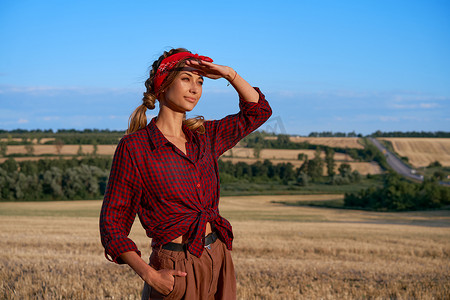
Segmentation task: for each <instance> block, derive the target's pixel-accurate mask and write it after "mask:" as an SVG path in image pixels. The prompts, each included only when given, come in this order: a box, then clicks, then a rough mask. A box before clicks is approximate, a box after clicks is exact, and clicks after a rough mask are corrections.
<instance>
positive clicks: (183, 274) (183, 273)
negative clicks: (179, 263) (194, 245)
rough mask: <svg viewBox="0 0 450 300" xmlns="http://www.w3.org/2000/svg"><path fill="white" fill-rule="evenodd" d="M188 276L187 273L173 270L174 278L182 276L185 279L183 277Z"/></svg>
mask: <svg viewBox="0 0 450 300" xmlns="http://www.w3.org/2000/svg"><path fill="white" fill-rule="evenodd" d="M186 275H187V273H186V272H183V271H179V270H172V276H181V277H183V276H186Z"/></svg>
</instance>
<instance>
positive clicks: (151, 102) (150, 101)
mask: <svg viewBox="0 0 450 300" xmlns="http://www.w3.org/2000/svg"><path fill="white" fill-rule="evenodd" d="M179 52H189V51H188V50H186V49H184V48H177V49H171V50H170V51H164V53H163V54H162V55H161V56H160V57H159V58H158V59H157V60H156V61H155V62H154V63H153V64H152V69H151V70H150V76H149V78H148V79H147V80H146V81H145V87H146V91H145V92H144V97H143V98H142V104H141V105H139V106H138V107H137V108H136V109H135V110H134V111H133V113H132V114H131V116H130V118H129V119H128V129H127V131H126V133H125V134H130V133H133V132H136V131H138V130H139V129H142V128H144V127H145V126H147V116H146V114H145V112H146V111H147V109H154V108H155V102H156V100H157V98H158V96H159V95H155V94H154V92H153V87H154V82H153V80H154V78H155V74H156V71H157V70H158V67H159V65H160V64H161V62H162V61H163V60H164V59H165V58H166V57H169V56H171V55H173V54H176V53H179ZM184 65H185V60H181V61H180V62H178V64H177V65H175V67H174V70H175V71H173V72H170V73H169V75H168V76H167V78H166V80H165V81H164V82H163V84H162V85H161V88H160V90H161V91H164V90H165V89H166V88H168V87H169V86H170V85H171V84H172V82H173V81H174V79H175V77H176V76H177V75H178V73H179V72H180V71H177V70H179V69H180V68H182V67H184ZM204 122H205V119H204V118H203V117H202V116H197V117H194V118H189V119H186V114H185V115H184V120H183V124H184V125H186V126H187V127H188V128H189V129H190V130H191V131H197V132H199V133H205V127H204V125H203V123H204Z"/></svg>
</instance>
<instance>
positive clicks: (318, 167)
mask: <svg viewBox="0 0 450 300" xmlns="http://www.w3.org/2000/svg"><path fill="white" fill-rule="evenodd" d="M320 155H321V150H320V148H317V149H316V152H315V153H314V159H311V160H309V161H308V167H307V170H306V174H308V176H309V177H310V178H311V180H312V181H317V180H318V179H319V178H320V177H322V176H323V160H322V158H321V157H320Z"/></svg>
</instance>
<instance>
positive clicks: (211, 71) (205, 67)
mask: <svg viewBox="0 0 450 300" xmlns="http://www.w3.org/2000/svg"><path fill="white" fill-rule="evenodd" d="M186 65H188V66H190V67H192V68H195V69H198V70H199V71H201V72H202V73H203V75H204V76H206V77H208V78H211V79H218V78H221V77H224V71H225V68H226V67H225V66H221V65H216V64H214V63H211V62H207V61H201V62H199V61H196V60H188V61H186Z"/></svg>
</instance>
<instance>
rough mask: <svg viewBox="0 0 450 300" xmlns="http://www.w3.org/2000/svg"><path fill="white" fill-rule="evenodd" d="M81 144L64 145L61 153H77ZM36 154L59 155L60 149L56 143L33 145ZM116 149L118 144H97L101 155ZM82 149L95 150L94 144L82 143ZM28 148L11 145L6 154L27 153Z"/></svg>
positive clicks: (88, 151)
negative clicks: (58, 149)
mask: <svg viewBox="0 0 450 300" xmlns="http://www.w3.org/2000/svg"><path fill="white" fill-rule="evenodd" d="M79 147H80V146H79V145H62V146H61V150H60V151H61V152H60V154H61V155H77V154H78V150H79ZM33 148H34V152H33V154H34V155H44V154H52V155H58V151H57V148H56V146H55V145H33ZM115 150H116V145H97V154H100V155H113V154H114V151H115ZM81 151H82V152H83V153H85V154H91V153H93V152H94V146H93V145H81ZM26 153H27V150H26V149H25V146H23V145H9V146H8V148H7V152H6V154H8V155H9V154H26Z"/></svg>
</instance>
